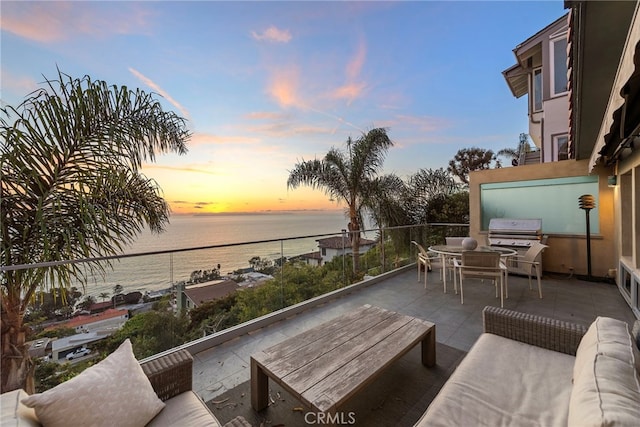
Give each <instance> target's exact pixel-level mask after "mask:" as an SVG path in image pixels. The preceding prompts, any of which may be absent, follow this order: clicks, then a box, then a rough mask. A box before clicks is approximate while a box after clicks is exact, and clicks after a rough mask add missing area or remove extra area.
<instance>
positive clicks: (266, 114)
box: [245, 111, 288, 120]
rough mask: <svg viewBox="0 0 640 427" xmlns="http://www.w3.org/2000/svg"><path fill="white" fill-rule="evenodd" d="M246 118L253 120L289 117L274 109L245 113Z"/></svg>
mask: <svg viewBox="0 0 640 427" xmlns="http://www.w3.org/2000/svg"><path fill="white" fill-rule="evenodd" d="M245 118H247V119H251V120H280V119H286V118H288V115H287V114H283V113H278V112H273V111H254V112H251V113H248V114H245Z"/></svg>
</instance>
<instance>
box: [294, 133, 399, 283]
mask: <svg viewBox="0 0 640 427" xmlns="http://www.w3.org/2000/svg"><path fill="white" fill-rule="evenodd" d="M391 146H393V142H391V140H390V139H389V137H388V136H387V130H386V129H384V128H376V129H372V130H370V131H369V132H367V133H366V134H364V133H363V134H362V136H361V137H360V138H358V139H357V140H355V141H352V140H351V137H349V138H348V139H347V152H346V153H345V152H343V151H340V150H338V149H336V148H335V147H332V148H331V149H330V150H329V152H328V153H327V154H326V155H325V156H324V159H322V160H318V159H315V160H309V161H304V160H303V161H302V162H300V163H297V164H296V165H295V166H294V168H293V170H291V171H289V179H288V180H287V187H288V188H297V187H298V186H300V185H308V186H310V187H311V188H314V189H322V190H323V191H324V192H325V193H326V194H327V195H329V196H330V197H331V198H332V199H334V200H337V201H338V202H343V203H344V204H345V205H346V206H347V209H348V217H349V225H348V229H349V235H350V239H351V247H352V249H353V272H354V273H357V272H358V271H359V270H360V254H359V252H360V231H361V227H362V224H363V221H362V218H363V216H362V214H363V211H364V210H365V209H367V203H366V201H367V200H371V199H372V197H373V194H374V192H375V191H376V186H375V184H374V180H375V179H376V177H377V175H378V172H379V171H380V170H381V169H382V164H383V162H384V158H385V155H386V153H387V150H388V149H389V147H391Z"/></svg>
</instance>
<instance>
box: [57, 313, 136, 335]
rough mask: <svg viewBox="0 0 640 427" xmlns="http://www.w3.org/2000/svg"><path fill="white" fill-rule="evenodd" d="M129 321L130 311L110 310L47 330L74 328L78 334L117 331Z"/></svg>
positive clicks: (62, 323) (59, 324)
mask: <svg viewBox="0 0 640 427" xmlns="http://www.w3.org/2000/svg"><path fill="white" fill-rule="evenodd" d="M127 320H129V310H126V309H113V308H110V309H108V310H106V311H104V312H102V313H97V314H83V315H80V316H76V317H74V318H72V319H69V320H67V321H65V322H61V323H58V324H56V325H55V326H54V327H51V328H47V329H57V328H60V327H65V328H73V329H75V330H76V332H78V333H83V332H88V331H98V330H100V331H101V330H109V331H117V330H118V329H120V328H121V327H122V325H124V324H125V323H126V322H127Z"/></svg>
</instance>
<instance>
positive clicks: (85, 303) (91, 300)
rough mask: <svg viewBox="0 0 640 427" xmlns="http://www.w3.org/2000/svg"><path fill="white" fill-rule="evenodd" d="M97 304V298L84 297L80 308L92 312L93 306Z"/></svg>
mask: <svg viewBox="0 0 640 427" xmlns="http://www.w3.org/2000/svg"><path fill="white" fill-rule="evenodd" d="M95 303H96V298H95V297H93V296H91V295H87V296H86V297H84V299H83V300H82V302H81V303H80V307H82V309H83V310H86V311H91V306H92V305H93V304H95Z"/></svg>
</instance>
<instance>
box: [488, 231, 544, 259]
mask: <svg viewBox="0 0 640 427" xmlns="http://www.w3.org/2000/svg"><path fill="white" fill-rule="evenodd" d="M546 241H547V237H546V236H543V235H542V219H518V218H492V219H491V220H489V234H488V236H487V243H488V244H489V246H500V247H503V248H510V249H513V250H515V251H517V252H518V255H524V254H525V253H526V252H527V250H528V249H529V246H531V244H532V243H533V242H540V243H542V244H545V243H546ZM536 261H538V262H540V269H541V270H542V256H541V255H538V258H537V259H536Z"/></svg>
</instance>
